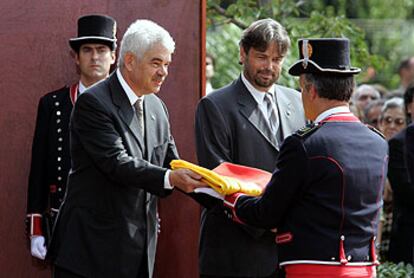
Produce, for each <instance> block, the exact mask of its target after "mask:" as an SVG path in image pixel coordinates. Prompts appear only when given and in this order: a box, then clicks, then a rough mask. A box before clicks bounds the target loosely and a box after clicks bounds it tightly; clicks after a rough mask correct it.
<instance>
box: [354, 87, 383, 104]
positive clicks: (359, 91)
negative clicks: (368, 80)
mask: <svg viewBox="0 0 414 278" xmlns="http://www.w3.org/2000/svg"><path fill="white" fill-rule="evenodd" d="M366 91H369V92H372V93H373V94H374V95H376V96H377V99H380V98H381V94H380V93H379V92H378V90H377V89H376V88H375V87H374V86H371V85H367V84H362V85H360V86H358V87H357V88H356V90H355V92H354V93H353V94H352V101H353V103H355V102H356V101H357V100H358V97H359V96H360V95H361V94H362V93H363V92H366Z"/></svg>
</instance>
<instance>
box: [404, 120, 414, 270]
mask: <svg viewBox="0 0 414 278" xmlns="http://www.w3.org/2000/svg"><path fill="white" fill-rule="evenodd" d="M405 140H406V142H407V145H406V161H407V168H408V173H409V175H410V181H411V185H413V184H414V123H412V124H410V125H409V126H408V127H407V134H406V138H405ZM412 190H413V191H414V188H412ZM411 263H412V264H414V261H412V262H411Z"/></svg>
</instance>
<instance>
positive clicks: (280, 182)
mask: <svg viewBox="0 0 414 278" xmlns="http://www.w3.org/2000/svg"><path fill="white" fill-rule="evenodd" d="M387 153H388V147H387V143H386V141H385V140H384V139H383V138H382V137H381V136H380V135H379V134H377V133H376V132H373V131H372V130H370V129H369V128H368V127H366V126H365V125H364V124H362V123H361V122H359V120H357V119H356V118H355V117H354V116H353V115H352V114H351V113H348V115H345V116H343V115H341V117H335V116H331V117H330V118H329V119H327V120H326V122H324V123H321V124H320V125H319V126H315V127H312V128H309V129H304V130H302V131H299V132H298V133H296V134H295V135H292V136H290V137H288V138H287V139H285V142H284V143H283V145H282V146H281V150H280V155H279V158H278V162H277V169H276V170H275V172H274V173H273V176H272V179H271V181H270V182H269V184H268V186H267V188H266V190H265V192H264V194H263V196H262V197H257V198H253V197H247V196H240V197H239V199H238V200H237V203H236V210H235V213H236V215H237V217H238V218H239V219H241V221H243V222H245V223H248V224H251V225H254V226H258V227H263V228H266V229H271V228H277V232H278V235H277V236H276V242H278V246H279V260H280V264H281V265H284V264H288V263H299V262H302V263H317V262H320V261H323V262H324V263H328V264H340V262H339V261H340V260H341V259H342V260H343V263H345V262H346V261H348V262H349V263H353V262H366V263H370V262H371V261H373V260H375V258H372V257H371V255H372V253H371V252H372V250H373V245H372V243H373V237H374V236H375V234H376V230H377V224H378V220H379V211H380V208H381V205H382V191H383V186H384V180H385V178H386V175H387V172H386V171H387ZM341 238H342V239H344V241H343V242H342V243H341ZM341 245H343V247H344V251H345V253H344V254H342V255H341V254H340V250H341V248H340V246H341Z"/></svg>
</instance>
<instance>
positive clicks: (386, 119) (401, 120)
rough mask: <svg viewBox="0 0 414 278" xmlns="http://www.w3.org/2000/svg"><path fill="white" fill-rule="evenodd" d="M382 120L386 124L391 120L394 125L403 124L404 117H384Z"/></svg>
mask: <svg viewBox="0 0 414 278" xmlns="http://www.w3.org/2000/svg"><path fill="white" fill-rule="evenodd" d="M383 122H384V123H385V124H387V125H390V124H391V123H392V122H394V124H395V125H398V126H401V125H403V124H405V119H403V118H395V119H394V118H393V117H389V116H388V117H385V118H384V119H383Z"/></svg>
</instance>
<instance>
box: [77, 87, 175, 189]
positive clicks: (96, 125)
mask: <svg viewBox="0 0 414 278" xmlns="http://www.w3.org/2000/svg"><path fill="white" fill-rule="evenodd" d="M112 117H113V115H112V114H111V113H110V112H109V111H108V110H107V109H105V107H104V105H103V104H102V103H100V102H99V101H98V100H97V99H96V97H95V96H94V95H93V94H84V95H81V96H80V97H79V98H78V100H77V102H76V105H75V108H74V112H73V116H72V119H71V132H72V133H74V134H73V135H72V137H73V136H76V137H77V138H78V139H79V141H80V144H81V146H82V148H83V149H84V150H85V151H86V153H87V154H88V156H89V157H90V158H91V159H92V161H93V163H94V165H95V166H96V167H97V168H99V170H100V171H102V172H103V173H104V174H105V175H106V176H107V177H108V179H110V180H112V181H113V182H114V184H120V185H125V186H134V187H139V188H142V189H144V190H147V191H148V192H150V193H152V194H155V195H161V196H164V195H165V194H166V190H164V176H165V172H166V171H167V169H165V168H162V167H159V166H156V165H154V164H151V163H149V162H148V161H146V160H143V159H139V158H137V157H134V156H131V155H129V153H128V151H127V149H126V148H125V146H124V142H123V141H122V137H121V135H120V134H119V133H118V130H117V128H116V126H115V122H114V120H113V119H112ZM71 147H72V153H75V152H76V150H74V148H75V147H74V145H73V144H72V146H71Z"/></svg>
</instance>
